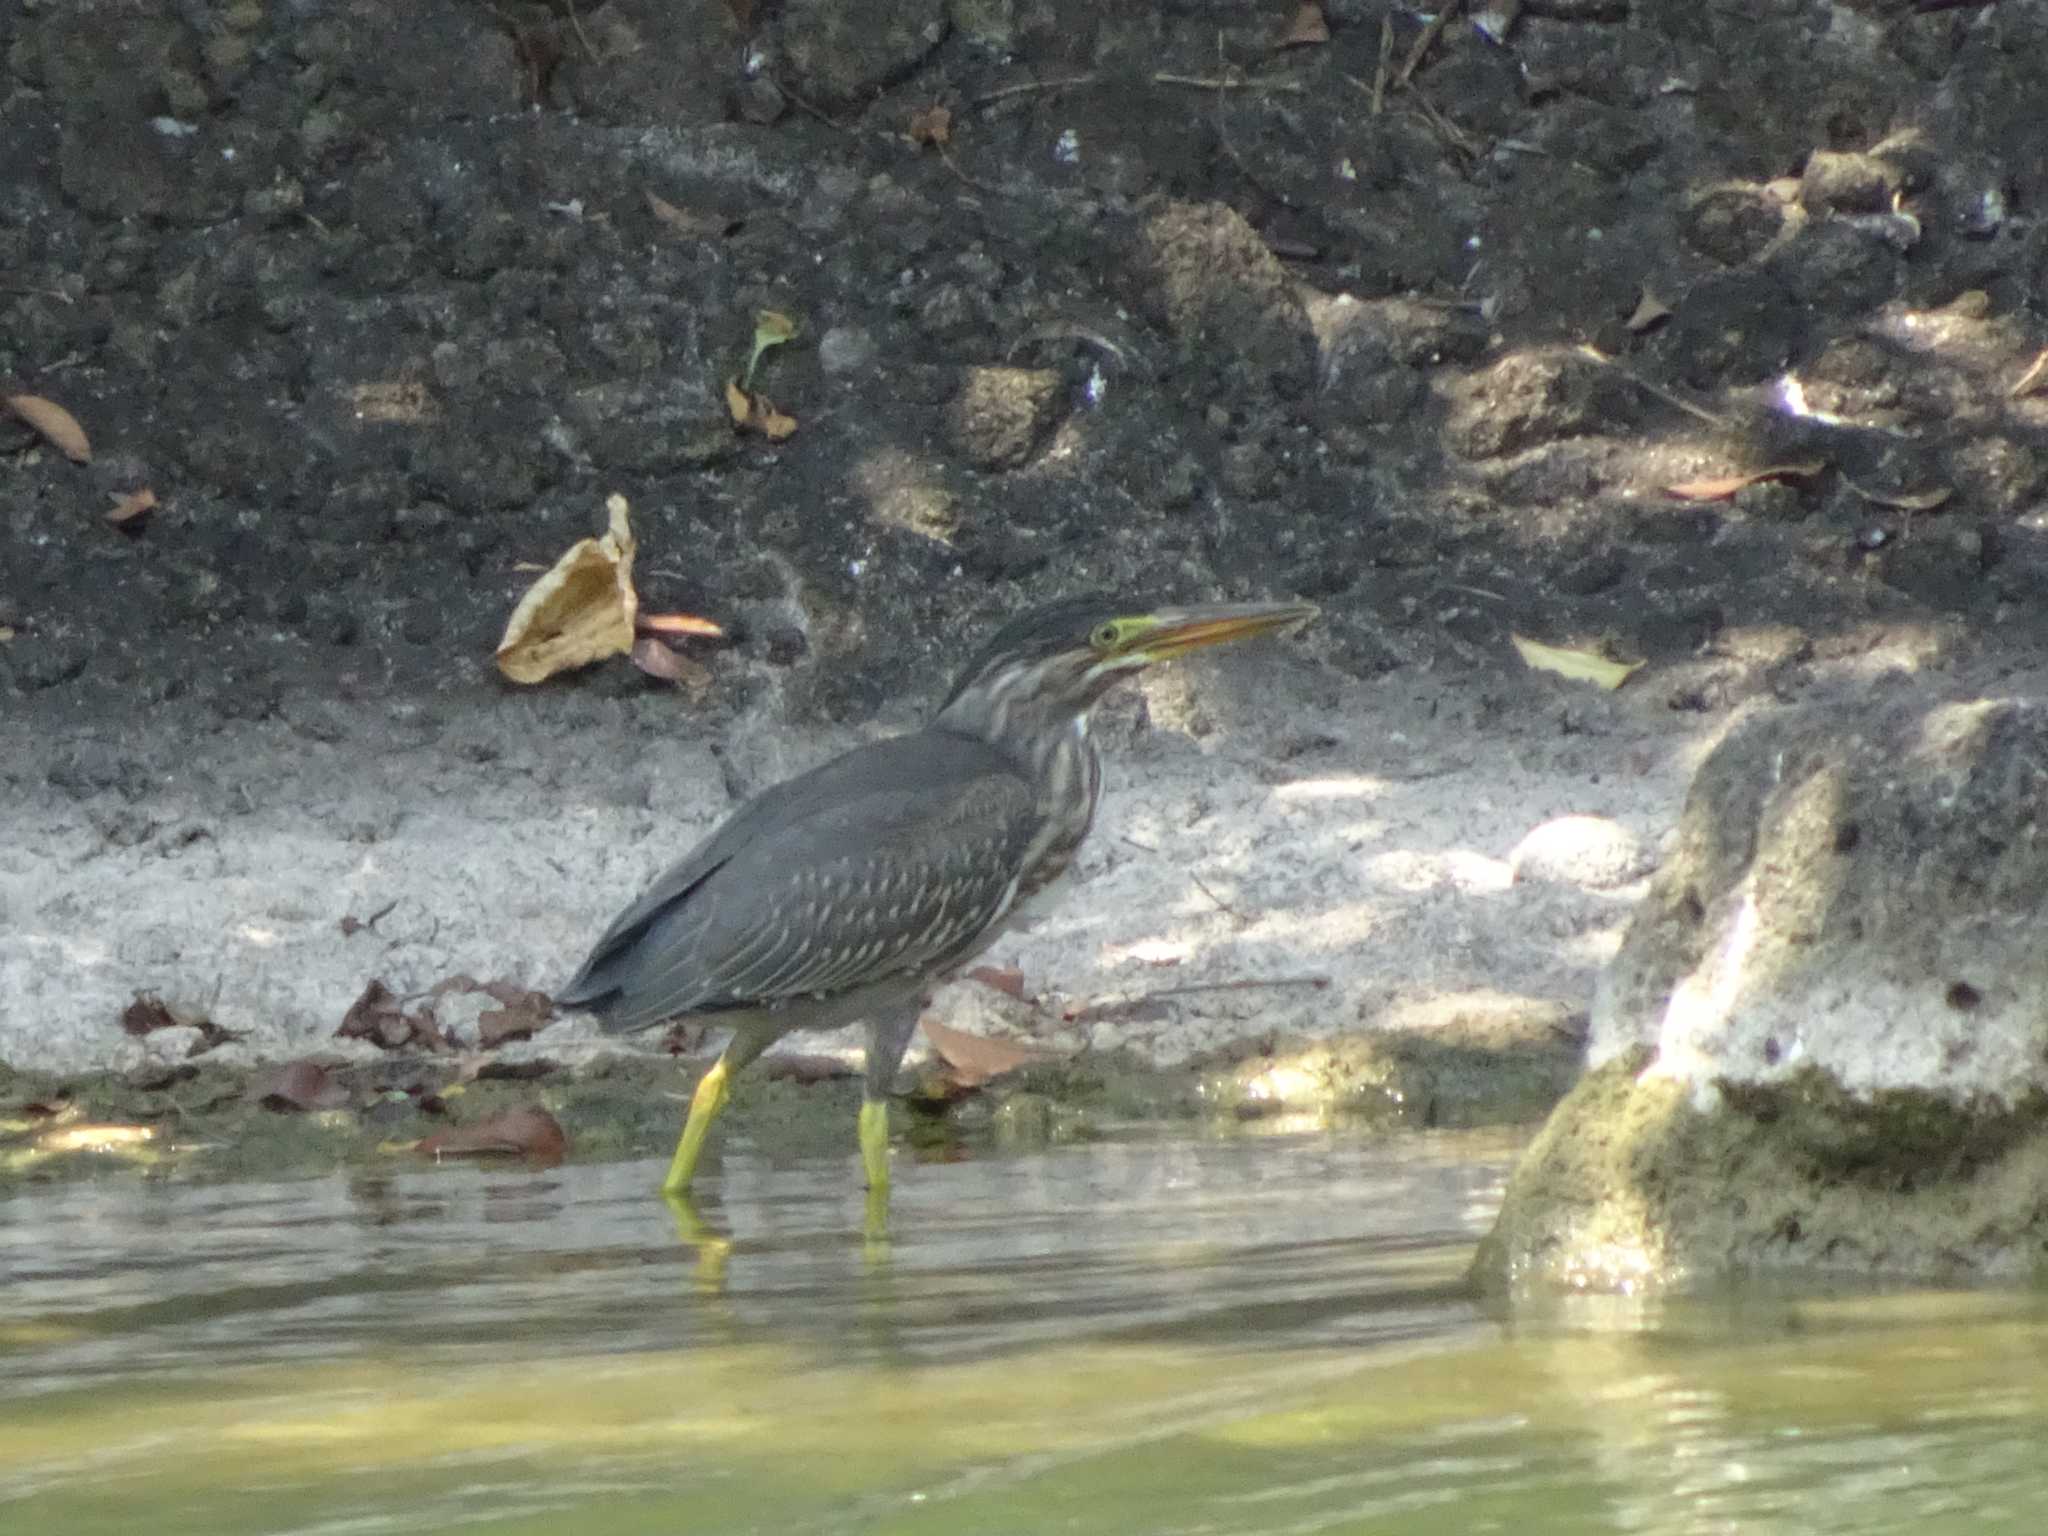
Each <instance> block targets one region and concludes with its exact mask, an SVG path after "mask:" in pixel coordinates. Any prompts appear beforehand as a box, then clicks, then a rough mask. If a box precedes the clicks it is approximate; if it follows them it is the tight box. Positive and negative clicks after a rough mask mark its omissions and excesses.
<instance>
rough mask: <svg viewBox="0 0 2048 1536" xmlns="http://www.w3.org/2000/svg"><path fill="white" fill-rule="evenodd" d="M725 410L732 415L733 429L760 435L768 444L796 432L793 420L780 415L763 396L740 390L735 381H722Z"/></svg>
mask: <svg viewBox="0 0 2048 1536" xmlns="http://www.w3.org/2000/svg"><path fill="white" fill-rule="evenodd" d="M725 408H726V409H727V410H728V411H730V412H731V413H732V424H733V425H734V426H736V427H738V428H739V429H740V430H741V431H742V432H755V433H759V434H760V435H761V436H762V437H765V438H767V439H768V441H769V442H771V443H779V442H781V441H782V440H783V439H784V438H786V437H788V436H789V435H790V434H791V433H792V432H794V431H796V418H795V417H793V416H785V415H783V414H782V412H780V411H778V410H777V409H776V408H775V402H774V401H773V400H770V399H769V398H768V397H767V396H766V395H756V394H752V393H750V392H749V391H747V390H745V389H742V388H741V387H740V382H739V380H738V379H727V380H726V381H725Z"/></svg>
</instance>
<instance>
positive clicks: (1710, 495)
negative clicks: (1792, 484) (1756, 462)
mask: <svg viewBox="0 0 2048 1536" xmlns="http://www.w3.org/2000/svg"><path fill="white" fill-rule="evenodd" d="M1826 468H1827V465H1826V464H1825V463H1824V462H1822V461H1821V460H1819V459H1814V460H1812V461H1810V462H1808V463H1805V464H1771V465H1767V466H1766V467H1765V468H1763V469H1752V470H1750V471H1748V472H1747V473H1744V474H1734V475H1710V476H1708V477H1706V478H1704V479H1700V480H1685V481H1681V482H1680V483H1679V484H1677V485H1667V486H1665V487H1664V494H1665V495H1667V496H1676V497H1677V498H1678V499H1679V500H1680V501H1726V500H1727V499H1728V498H1729V497H1730V496H1733V495H1734V494H1735V493H1736V492H1737V491H1739V490H1741V489H1742V488H1743V487H1744V486H1746V485H1755V484H1756V483H1757V482H1758V481H1759V480H1810V479H1811V478H1813V476H1815V475H1817V474H1819V473H1820V472H1821V471H1822V470H1824V469H1826Z"/></svg>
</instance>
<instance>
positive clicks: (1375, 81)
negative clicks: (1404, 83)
mask: <svg viewBox="0 0 2048 1536" xmlns="http://www.w3.org/2000/svg"><path fill="white" fill-rule="evenodd" d="M1393 67H1394V18H1393V17H1392V16H1391V15H1387V16H1382V17H1381V18H1380V61H1379V65H1378V67H1377V68H1375V69H1374V70H1373V72H1372V93H1371V94H1372V115H1373V116H1374V117H1378V116H1379V115H1380V113H1382V112H1383V111H1385V110H1386V106H1387V76H1388V75H1389V74H1390V73H1391V72H1392V70H1393ZM1344 78H1345V79H1347V80H1350V79H1351V77H1350V76H1349V75H1346V76H1345V77H1344ZM1351 83H1352V84H1353V85H1357V86H1359V88H1360V89H1361V90H1363V89H1364V86H1363V85H1362V84H1361V83H1360V82H1359V81H1357V80H1352V81H1351Z"/></svg>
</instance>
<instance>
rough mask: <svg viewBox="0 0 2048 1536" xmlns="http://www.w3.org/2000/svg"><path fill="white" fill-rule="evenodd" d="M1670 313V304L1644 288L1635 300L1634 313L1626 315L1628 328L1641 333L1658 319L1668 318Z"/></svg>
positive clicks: (1638, 333)
mask: <svg viewBox="0 0 2048 1536" xmlns="http://www.w3.org/2000/svg"><path fill="white" fill-rule="evenodd" d="M1671 315H1672V309H1671V306H1670V305H1669V304H1666V303H1665V302H1664V301H1663V300H1662V299H1660V298H1658V297H1657V295H1656V294H1654V293H1652V292H1650V290H1649V289H1647V288H1645V289H1644V290H1643V294H1642V297H1641V298H1639V299H1637V300H1636V308H1635V313H1634V314H1632V315H1630V316H1629V317H1628V322H1627V324H1628V328H1629V329H1630V330H1631V331H1634V332H1635V333H1636V334H1637V335H1641V334H1642V333H1643V332H1644V331H1647V330H1648V329H1649V328H1650V327H1651V326H1653V325H1655V324H1656V323H1657V322H1658V321H1659V320H1668V319H1670V318H1671Z"/></svg>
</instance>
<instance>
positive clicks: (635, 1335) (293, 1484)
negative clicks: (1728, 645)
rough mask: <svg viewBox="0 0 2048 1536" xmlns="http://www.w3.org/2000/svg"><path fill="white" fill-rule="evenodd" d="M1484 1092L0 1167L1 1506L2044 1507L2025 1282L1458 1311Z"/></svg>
mask: <svg viewBox="0 0 2048 1536" xmlns="http://www.w3.org/2000/svg"><path fill="white" fill-rule="evenodd" d="M1512 1151H1513V1145H1512V1142H1511V1141H1509V1140H1507V1139H1504V1138H1501V1137H1497V1136H1495V1137H1486V1136H1478V1137H1475V1136H1469V1135H1467V1136H1434V1135H1404V1136H1400V1137H1396V1138H1391V1139H1389V1138H1385V1137H1379V1138H1371V1137H1364V1136H1347V1135H1341V1134H1330V1133H1304V1134H1295V1135H1261V1136H1255V1137H1249V1136H1248V1137H1234V1138H1227V1139H1202V1138H1198V1137H1194V1136H1180V1135H1173V1136H1134V1137H1132V1138H1130V1139H1128V1140H1116V1141H1108V1142H1102V1143H1096V1144H1091V1145H1086V1146H1077V1147H1070V1148H1062V1149H1058V1150H1054V1151H1049V1152H1042V1153H1034V1154H1031V1155H1025V1156H1017V1157H1008V1158H997V1159H992V1160H987V1161H975V1162H963V1163H953V1164H946V1165H932V1166H913V1167H906V1168H905V1169H904V1170H903V1172H902V1174H901V1176H900V1177H899V1180H898V1183H897V1199H896V1205H895V1213H894V1222H893V1226H892V1231H891V1235H890V1239H889V1241H888V1242H887V1244H886V1245H877V1244H875V1243H873V1242H872V1241H869V1240H866V1239H865V1238H864V1237H863V1235H862V1231H861V1203H860V1198H859V1192H858V1188H857V1164H856V1163H855V1162H854V1161H853V1159H851V1158H845V1159H835V1160H832V1161H830V1162H824V1163H787V1164H777V1163H772V1162H769V1161H764V1160H762V1159H760V1158H758V1157H755V1156H752V1155H751V1154H750V1152H749V1150H748V1149H747V1148H746V1147H745V1145H744V1144H743V1143H740V1144H735V1145H734V1146H733V1147H732V1148H731V1149H730V1151H729V1153H728V1155H727V1156H726V1158H725V1159H724V1160H723V1162H722V1163H721V1164H719V1165H718V1166H717V1167H715V1168H714V1169H712V1170H711V1176H710V1177H709V1178H708V1179H707V1181H706V1182H707V1190H706V1195H707V1198H706V1200H705V1203H704V1211H703V1214H704V1216H705V1218H706V1220H707V1222H709V1223H711V1224H712V1225H714V1226H716V1227H718V1228H720V1229H723V1230H725V1231H728V1232H729V1233H730V1234H731V1241H730V1245H729V1247H728V1246H726V1245H721V1244H712V1243H704V1242H697V1243H685V1242H681V1241H679V1240H678V1236H677V1233H676V1230H675V1226H674V1223H673V1221H672V1219H671V1217H670V1214H669V1212H668V1211H667V1210H666V1208H665V1207H664V1206H663V1205H661V1203H660V1202H658V1201H656V1200H654V1199H652V1198H650V1196H649V1194H648V1189H649V1187H650V1185H651V1183H652V1182H653V1180H654V1179H656V1178H657V1177H658V1176H659V1171H660V1165H659V1164H652V1163H650V1164H637V1165H606V1166H590V1167H582V1166H572V1167H567V1168H562V1169H557V1170H554V1171H552V1172H547V1173H540V1174H535V1173H529V1172H526V1171H523V1170H484V1169H475V1168H460V1167H453V1168H411V1167H405V1168H401V1169H397V1170H394V1171H393V1172H391V1173H389V1174H388V1175H383V1176H377V1177H366V1176H362V1175H356V1176H348V1177H344V1176H336V1177H334V1178H331V1179H326V1180H320V1181H308V1182H296V1183H279V1184H240V1185H218V1186H201V1185H179V1184H167V1185H144V1184H140V1183H137V1182H133V1181H131V1180H128V1179H126V1178H124V1179H122V1180H119V1181H116V1180H109V1181H107V1182H105V1183H100V1184H74V1185H67V1186H51V1187H47V1188H28V1189H17V1190H16V1191H14V1192H13V1193H12V1194H11V1195H8V1196H5V1197H0V1273H4V1277H5V1286H4V1290H0V1529H5V1530H22V1531H31V1530H33V1531H49V1532H64V1533H79V1536H90V1533H97V1532H110V1531H121V1532H124V1533H132V1532H134V1531H135V1530H136V1529H137V1528H138V1524H140V1525H141V1526H142V1528H145V1529H146V1530H148V1531H149V1532H151V1533H180V1532H193V1533H207V1536H239V1533H243V1532H268V1533H284V1532H305V1533H313V1532H320V1533H344V1532H345V1533H382V1532H427V1531H454V1530H464V1531H484V1532H559V1533H570V1536H574V1533H583V1532H598V1531H603V1532H637V1531H648V1532H684V1531H721V1532H727V1531H729V1532H755V1531H758V1532H764V1533H767V1532H774V1533H796V1532H819V1533H827V1532H830V1533H849V1536H851V1533H863V1536H865V1533H899V1532H900V1533H906V1536H907V1533H924V1532H932V1533H939V1532H947V1533H952V1532H1043V1531H1061V1532H1069V1533H1081V1536H1087V1533H1095V1532H1101V1533H1105V1536H1107V1533H1127V1532H1161V1533H1168V1532H1170V1533H1189V1536H1192V1533H1209V1532H1215V1533H1243V1536H1262V1533H1272V1536H1282V1533H1286V1536H1294V1533H1312V1532H1359V1533H1365V1532H1373V1533H1378V1532H1387V1533H1396V1532H1425V1531H1426V1532H1444V1531H1457V1532H1466V1531H1472V1532H1478V1531H1504V1532H1512V1533H1514V1536H1528V1533H1543V1532H1558V1533H1564V1532H1572V1533H1581V1532H1637V1531H1641V1532H1659V1533H1662V1532H1671V1533H1681V1536H1683V1533H1701V1536H1705V1533H1719V1532H1730V1533H1733V1532H1744V1533H1748V1532H1760V1533H1777V1532H1784V1533H1787V1536H1790V1533H1794V1532H1799V1533H1806V1532H1820V1533H1831V1532H1858V1533H1863V1532H1883V1531H1901V1532H1903V1531H1912V1532H1915V1533H1916V1536H1930V1533H1942V1532H1949V1531H1954V1532H1964V1531H1968V1532H1993V1533H1997V1532H2005V1531H2011V1532H2015V1533H2017V1532H2022V1531H2024V1532H2027V1533H2029V1536H2033V1533H2038V1532H2040V1531H2043V1530H2048V1304H2044V1302H2043V1301H2042V1299H2041V1298H2039V1297H2034V1296H2025V1295H2012V1294H2006V1293H1954V1294H1943V1293H1933V1292H1913V1293H1903V1294H1902V1293H1891V1294H1858V1293H1840V1294H1826V1293H1814V1292H1812V1291H1808V1292H1806V1293H1803V1294H1796V1293H1788V1292H1784V1291H1770V1290H1765V1289H1752V1290H1749V1291H1745V1292H1742V1293H1739V1294H1736V1295H1732V1296H1722V1297H1718V1298H1714V1299H1703V1300H1694V1301H1688V1302H1664V1303H1653V1302H1643V1301H1636V1302H1630V1301H1627V1300H1614V1299H1591V1298H1587V1299H1579V1300H1575V1301H1572V1302H1570V1303H1567V1304H1561V1305H1553V1306H1549V1307H1545V1308H1542V1309H1540V1313H1532V1312H1531V1310H1529V1309H1526V1308H1525V1309H1523V1310H1521V1311H1519V1312H1517V1313H1516V1314H1514V1315H1513V1316H1511V1317H1509V1316H1503V1315H1491V1314H1488V1313H1485V1312H1482V1311H1481V1310H1480V1309H1479V1308H1477V1307H1476V1306H1475V1305H1474V1304H1473V1303H1472V1302H1471V1301H1470V1300H1469V1299H1468V1298H1467V1297H1466V1296H1465V1295H1464V1293H1463V1291H1462V1288H1461V1286H1460V1285H1459V1277H1460V1275H1461V1272H1462V1270H1463V1267H1464V1265H1465V1263H1466V1262H1467V1260H1468V1259H1469V1256H1470V1253H1471V1248H1472V1244H1473V1243H1474V1242H1475V1241H1476V1239H1477V1237H1478V1235H1479V1234H1480V1233H1481V1232H1482V1231H1483V1230H1484V1228H1485V1225H1486V1222H1487V1221H1488V1219H1489V1218H1490V1216H1491V1213H1492V1210H1493V1207H1494V1204H1495V1203H1496V1201H1497V1199H1498V1196H1499V1188H1500V1183H1501V1180H1502V1178H1503V1177H1504V1174H1505V1170H1506V1167H1507V1165H1508V1161H1509V1158H1510V1156H1511V1154H1512Z"/></svg>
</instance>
